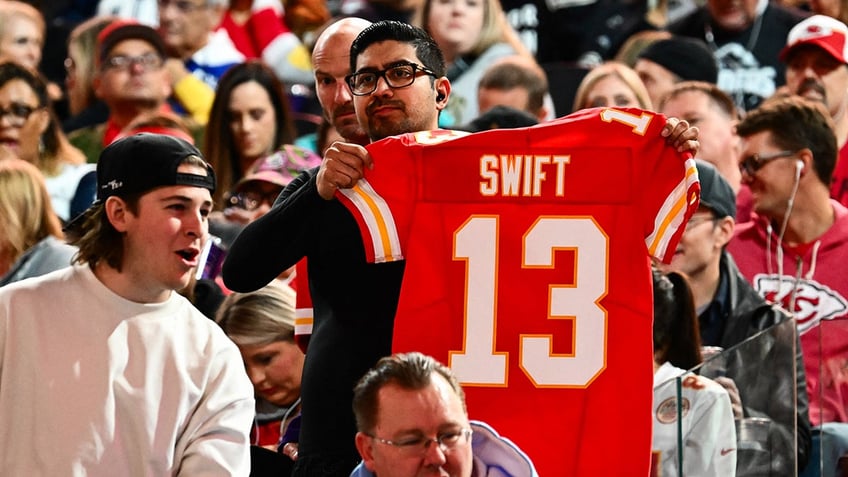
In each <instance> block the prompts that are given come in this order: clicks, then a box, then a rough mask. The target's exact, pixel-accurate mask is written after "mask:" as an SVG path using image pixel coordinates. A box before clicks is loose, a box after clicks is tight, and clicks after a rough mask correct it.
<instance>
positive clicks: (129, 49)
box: [106, 38, 156, 57]
mask: <svg viewBox="0 0 848 477" xmlns="http://www.w3.org/2000/svg"><path fill="white" fill-rule="evenodd" d="M151 52H152V53H156V48H154V46H153V45H151V44H150V43H148V42H147V41H144V40H142V39H140V38H127V39H126V40H121V41H119V42H118V43H115V46H113V47H112V49H111V50H109V53H108V54H107V55H106V56H107V57H113V56H118V55H128V54H134V55H135V54H145V53H151Z"/></svg>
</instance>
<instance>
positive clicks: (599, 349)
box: [448, 215, 608, 388]
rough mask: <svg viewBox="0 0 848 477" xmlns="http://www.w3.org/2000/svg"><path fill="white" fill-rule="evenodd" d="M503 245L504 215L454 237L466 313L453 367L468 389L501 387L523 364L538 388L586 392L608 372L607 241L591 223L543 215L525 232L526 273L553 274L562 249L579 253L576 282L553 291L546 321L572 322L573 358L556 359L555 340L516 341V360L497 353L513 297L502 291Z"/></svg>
mask: <svg viewBox="0 0 848 477" xmlns="http://www.w3.org/2000/svg"><path fill="white" fill-rule="evenodd" d="M500 239H501V234H500V233H499V217H498V216H497V215H474V216H471V217H470V218H469V219H468V220H466V221H465V223H463V224H462V225H461V226H460V227H459V228H458V229H457V230H456V232H455V233H454V242H453V250H454V252H453V253H454V256H453V259H454V260H459V261H464V262H465V266H466V276H465V301H464V307H465V309H464V331H463V349H462V350H455V351H451V352H450V353H449V360H448V362H449V366H450V367H451V369H452V370H453V371H454V372H455V373H456V375H457V376H458V378H459V380H460V382H461V383H462V384H463V385H466V386H486V387H500V386H506V385H507V378H508V370H509V365H510V362H509V361H510V360H515V359H517V360H519V362H518V365H519V367H520V368H521V370H522V371H523V372H524V374H525V375H526V376H527V378H528V379H530V381H531V382H532V383H533V385H534V386H536V387H545V388H583V387H586V386H587V385H588V384H590V383H591V382H592V380H593V379H595V378H596V377H597V376H598V375H599V374H600V373H601V372H602V371H603V369H604V367H605V365H606V343H607V311H606V310H605V309H604V308H603V307H602V306H601V304H600V301H601V299H603V297H604V296H605V295H606V293H607V282H608V281H607V270H608V261H607V258H608V237H607V235H606V234H605V233H604V231H603V230H602V229H601V228H600V226H599V225H598V224H597V222H595V220H594V219H593V218H592V217H562V216H543V217H539V218H538V219H536V221H535V222H534V223H533V224H532V225H531V226H530V227H529V228H528V229H527V230H526V231H525V233H524V236H523V237H522V238H521V241H522V243H521V244H520V246H521V250H522V252H521V262H522V263H521V267H522V269H523V270H522V271H523V272H524V271H527V272H529V273H532V269H551V268H553V267H554V266H555V263H554V262H555V260H556V253H555V252H556V251H558V250H570V251H572V252H573V253H574V256H575V260H574V267H575V270H574V280H573V283H551V284H549V285H548V291H547V300H548V303H547V311H548V316H547V317H546V318H547V319H549V320H562V319H567V320H570V321H571V323H573V327H574V330H573V334H572V335H571V336H573V337H574V338H573V343H572V346H571V349H572V350H573V351H572V352H571V353H570V354H555V353H554V352H553V344H554V341H555V340H556V339H557V337H556V336H554V335H553V334H536V335H525V334H522V335H520V336H516V337H515V339H516V340H518V341H519V346H518V349H519V356H517V357H516V356H510V355H509V353H506V352H500V351H498V350H497V347H496V343H497V337H498V326H497V322H498V320H497V318H498V310H497V301H498V294H499V293H510V292H511V291H508V290H507V291H502V290H499V289H498V264H499V257H500V253H499V252H500V250H499V248H500V247H501V246H502V244H501V240H500ZM509 245H510V246H516V244H509ZM544 293H545V291H544V290H540V294H539V296H543V294H544ZM534 296H535V295H534ZM530 318H531V319H538V318H537V317H530ZM508 339H511V338H508ZM562 339H565V338H562Z"/></svg>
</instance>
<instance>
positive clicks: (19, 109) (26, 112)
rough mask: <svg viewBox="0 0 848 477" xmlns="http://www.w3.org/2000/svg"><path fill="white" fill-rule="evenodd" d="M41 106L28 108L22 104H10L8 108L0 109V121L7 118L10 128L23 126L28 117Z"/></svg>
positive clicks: (28, 106)
mask: <svg viewBox="0 0 848 477" xmlns="http://www.w3.org/2000/svg"><path fill="white" fill-rule="evenodd" d="M42 107H43V106H30V105H28V104H23V103H12V104H11V105H9V107H8V108H2V107H0V121H2V120H3V118H9V123H10V124H11V125H12V126H16V127H19V126H23V125H24V123H26V122H27V119H29V117H30V115H31V114H32V113H34V112H35V111H38V110H39V109H41V108H42Z"/></svg>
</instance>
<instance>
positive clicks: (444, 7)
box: [419, 0, 535, 126]
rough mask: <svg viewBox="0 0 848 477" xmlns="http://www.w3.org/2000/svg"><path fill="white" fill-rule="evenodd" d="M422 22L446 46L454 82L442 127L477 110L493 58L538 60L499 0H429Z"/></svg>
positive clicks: (468, 117) (469, 117)
mask: <svg viewBox="0 0 848 477" xmlns="http://www.w3.org/2000/svg"><path fill="white" fill-rule="evenodd" d="M419 23H420V26H421V28H423V29H424V30H426V31H427V33H429V34H430V36H432V37H433V40H435V41H436V44H438V45H439V49H441V50H442V53H443V54H444V56H445V63H446V65H447V67H448V70H447V77H448V78H449V79H450V81H451V92H450V99H449V101H448V106H447V108H446V109H445V110H444V111H443V113H442V115H441V117H440V120H439V125H440V126H453V125H458V124H464V123H467V122H469V121H471V120H472V119H474V118H476V117H477V116H478V115H479V113H480V111H479V106H478V104H477V89H478V83H479V82H480V78H481V77H482V76H483V73H484V71H485V70H486V68H488V67H489V66H490V65H491V64H492V63H493V62H494V61H495V60H497V59H500V58H504V57H508V56H514V55H523V56H525V57H527V58H528V59H531V60H532V61H534V62H535V60H533V57H532V56H531V55H530V53H529V52H528V51H527V49H526V48H525V47H524V46H523V45H522V44H521V41H520V40H519V39H518V35H517V34H516V33H515V30H513V29H512V27H511V26H509V23H508V22H507V21H506V16H505V14H504V12H503V9H502V8H501V4H500V2H499V1H498V0H425V1H424V3H423V5H422V8H421V13H420V21H419Z"/></svg>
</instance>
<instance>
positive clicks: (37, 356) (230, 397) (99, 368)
mask: <svg viewBox="0 0 848 477" xmlns="http://www.w3.org/2000/svg"><path fill="white" fill-rule="evenodd" d="M253 414H254V401H253V386H252V385H251V383H250V381H249V379H248V378H247V375H246V373H245V371H244V365H243V364H242V360H241V356H240V354H239V351H238V349H237V348H236V346H235V345H234V344H233V343H232V342H231V341H230V340H229V339H228V338H227V337H226V335H224V333H223V332H222V331H221V329H220V328H219V327H218V326H217V325H216V324H215V323H214V322H212V321H210V320H209V319H207V318H206V317H204V316H203V315H202V314H201V313H200V312H199V311H197V309H195V308H194V306H192V305H191V303H189V301H188V300H186V299H185V298H184V297H182V296H180V295H178V294H177V293H172V294H171V297H170V298H169V299H168V300H167V301H166V302H164V303H156V304H140V303H135V302H131V301H128V300H126V299H124V298H122V297H120V296H118V295H116V294H115V293H113V292H112V291H111V290H109V289H108V288H106V286H104V285H103V284H102V283H101V282H100V281H99V280H98V279H97V278H96V277H95V276H94V274H93V273H92V271H91V269H90V268H89V267H88V266H79V265H77V266H73V267H68V268H65V269H63V270H60V271H57V272H53V273H50V274H47V275H44V276H42V277H38V278H34V279H28V280H23V281H20V282H16V283H14V284H11V285H8V286H6V287H4V288H2V289H0V475H63V476H82V475H146V476H153V475H191V476H195V475H221V476H224V475H226V476H231V475H244V476H246V475H248V473H249V471H250V453H249V436H248V433H249V430H250V425H251V422H252V420H253Z"/></svg>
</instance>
